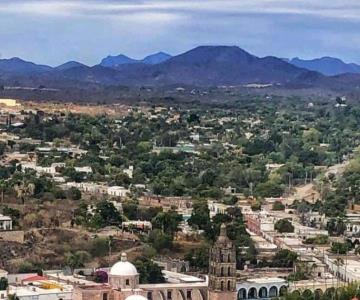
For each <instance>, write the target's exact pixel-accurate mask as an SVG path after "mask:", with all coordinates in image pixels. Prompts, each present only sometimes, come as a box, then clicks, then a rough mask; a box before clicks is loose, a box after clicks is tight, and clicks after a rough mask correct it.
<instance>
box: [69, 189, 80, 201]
mask: <svg viewBox="0 0 360 300" xmlns="http://www.w3.org/2000/svg"><path fill="white" fill-rule="evenodd" d="M66 194H67V197H68V198H69V199H71V200H80V199H81V191H80V190H79V189H78V188H76V187H71V188H70V189H69V190H68V191H67V193H66Z"/></svg>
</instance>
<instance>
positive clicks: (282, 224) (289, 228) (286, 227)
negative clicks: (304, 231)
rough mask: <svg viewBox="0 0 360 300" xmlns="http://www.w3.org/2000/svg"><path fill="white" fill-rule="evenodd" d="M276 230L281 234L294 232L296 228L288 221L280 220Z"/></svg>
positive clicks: (276, 224)
mask: <svg viewBox="0 0 360 300" xmlns="http://www.w3.org/2000/svg"><path fill="white" fill-rule="evenodd" d="M275 229H276V230H277V231H279V232H280V233H285V232H286V233H288V232H294V229H295V228H294V226H293V225H292V224H291V222H290V221H289V220H287V219H280V220H278V221H277V222H276V223H275Z"/></svg>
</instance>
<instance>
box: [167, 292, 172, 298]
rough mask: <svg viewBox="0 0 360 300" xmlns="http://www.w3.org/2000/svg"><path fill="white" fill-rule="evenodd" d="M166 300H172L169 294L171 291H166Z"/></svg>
mask: <svg viewBox="0 0 360 300" xmlns="http://www.w3.org/2000/svg"><path fill="white" fill-rule="evenodd" d="M167 299H168V300H171V299H172V293H171V291H168V292H167Z"/></svg>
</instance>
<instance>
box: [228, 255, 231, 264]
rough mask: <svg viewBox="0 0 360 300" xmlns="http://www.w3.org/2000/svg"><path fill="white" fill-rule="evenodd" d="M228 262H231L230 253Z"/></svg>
mask: <svg viewBox="0 0 360 300" xmlns="http://www.w3.org/2000/svg"><path fill="white" fill-rule="evenodd" d="M228 262H231V255H230V254H229V255H228Z"/></svg>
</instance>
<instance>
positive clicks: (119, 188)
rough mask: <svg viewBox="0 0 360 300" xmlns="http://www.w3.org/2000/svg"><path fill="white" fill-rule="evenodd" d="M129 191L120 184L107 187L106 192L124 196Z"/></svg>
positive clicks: (110, 194)
mask: <svg viewBox="0 0 360 300" xmlns="http://www.w3.org/2000/svg"><path fill="white" fill-rule="evenodd" d="M129 193H130V191H129V190H128V189H126V188H124V187H122V186H110V187H108V190H107V194H108V195H109V196H114V197H126V196H127V195H128V194H129Z"/></svg>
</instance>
